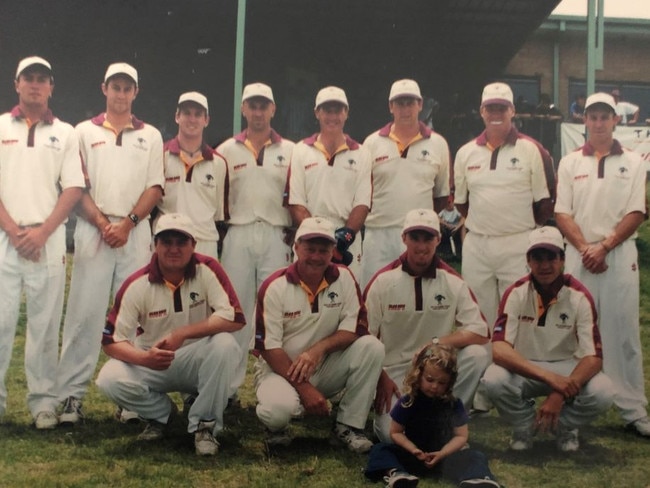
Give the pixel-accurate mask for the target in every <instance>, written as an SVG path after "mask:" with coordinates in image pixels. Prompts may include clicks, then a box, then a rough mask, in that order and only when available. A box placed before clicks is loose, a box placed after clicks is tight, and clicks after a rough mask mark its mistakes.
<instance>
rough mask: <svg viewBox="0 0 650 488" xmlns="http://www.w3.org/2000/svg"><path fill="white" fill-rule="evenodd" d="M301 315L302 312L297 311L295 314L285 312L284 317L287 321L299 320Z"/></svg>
mask: <svg viewBox="0 0 650 488" xmlns="http://www.w3.org/2000/svg"><path fill="white" fill-rule="evenodd" d="M300 315H301V312H300V310H295V311H293V312H284V314H283V315H282V316H283V317H284V318H285V319H297V318H298V317H300Z"/></svg>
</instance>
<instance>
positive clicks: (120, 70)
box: [104, 63, 138, 86]
mask: <svg viewBox="0 0 650 488" xmlns="http://www.w3.org/2000/svg"><path fill="white" fill-rule="evenodd" d="M115 75H126V76H128V77H129V78H131V79H132V80H133V81H134V82H135V84H136V86H137V85H138V71H137V70H136V69H135V68H134V67H133V66H131V65H130V64H127V63H113V64H111V65H110V66H109V67H108V69H107V70H106V74H105V75H104V83H106V82H107V81H108V79H109V78H110V77H111V76H115Z"/></svg>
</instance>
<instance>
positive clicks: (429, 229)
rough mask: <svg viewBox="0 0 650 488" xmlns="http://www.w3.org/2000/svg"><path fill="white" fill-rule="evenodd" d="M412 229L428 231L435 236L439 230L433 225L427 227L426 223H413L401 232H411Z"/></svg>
mask: <svg viewBox="0 0 650 488" xmlns="http://www.w3.org/2000/svg"><path fill="white" fill-rule="evenodd" d="M414 230H423V231H424V232H428V233H429V234H431V235H434V236H437V235H440V232H439V231H438V230H436V229H434V228H433V227H427V226H426V225H414V226H412V227H407V228H406V229H404V230H403V231H402V234H406V233H407V232H413V231H414Z"/></svg>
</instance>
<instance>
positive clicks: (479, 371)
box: [373, 344, 492, 444]
mask: <svg viewBox="0 0 650 488" xmlns="http://www.w3.org/2000/svg"><path fill="white" fill-rule="evenodd" d="M457 360H458V378H457V380H456V384H455V385H454V389H453V394H454V396H455V397H456V398H458V399H459V400H460V401H462V402H463V405H465V408H466V409H467V410H468V411H469V408H470V406H471V405H472V398H473V396H474V392H475V391H476V387H477V386H478V384H479V381H480V380H481V376H483V372H484V371H485V369H486V368H487V367H488V365H489V364H490V363H491V362H492V346H491V345H490V344H471V345H469V346H465V347H463V348H462V349H458V355H457ZM410 369H411V363H410V362H409V363H407V364H404V365H400V367H399V368H393V369H392V370H391V371H390V372H389V371H386V372H387V373H388V376H389V377H390V379H391V380H393V382H394V383H395V384H396V385H397V386H398V387H399V388H400V389H402V388H403V386H404V377H405V376H406V374H407V373H408V371H409V370H410ZM398 401H399V400H398V398H395V397H393V401H392V403H391V406H390V408H391V410H392V408H393V407H394V406H395V404H396V403H397V402H398ZM390 422H391V417H390V412H382V413H381V414H379V413H378V412H375V421H374V425H373V429H374V431H375V435H376V436H377V438H378V439H379V440H380V441H381V442H387V443H389V444H392V443H393V441H392V439H391V438H390Z"/></svg>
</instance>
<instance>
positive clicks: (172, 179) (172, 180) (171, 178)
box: [165, 176, 181, 183]
mask: <svg viewBox="0 0 650 488" xmlns="http://www.w3.org/2000/svg"><path fill="white" fill-rule="evenodd" d="M179 181H181V177H180V176H169V177H167V178H165V183H178V182H179Z"/></svg>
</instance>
